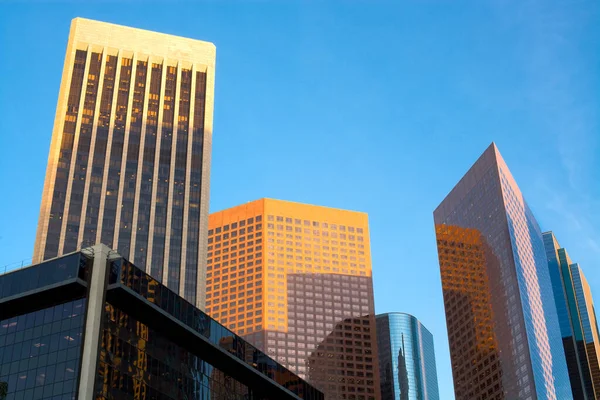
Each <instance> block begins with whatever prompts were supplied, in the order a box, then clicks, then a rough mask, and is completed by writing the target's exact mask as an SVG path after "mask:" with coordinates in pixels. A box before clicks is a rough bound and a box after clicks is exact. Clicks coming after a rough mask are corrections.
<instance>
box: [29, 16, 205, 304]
mask: <svg viewBox="0 0 600 400" xmlns="http://www.w3.org/2000/svg"><path fill="white" fill-rule="evenodd" d="M214 74H215V46H214V45H213V44H212V43H207V42H201V41H197V40H192V39H186V38H181V37H176V36H171V35H165V34H160V33H155V32H149V31H144V30H140V29H134V28H128V27H124V26H118V25H113V24H107V23H103V22H97V21H91V20H87V19H82V18H75V19H74V20H73V22H72V24H71V32H70V35H69V42H68V45H67V52H66V57H65V64H64V69H63V75H62V81H61V85H60V92H59V98H58V105H57V108H56V117H55V121H54V128H53V133H52V141H51V145H50V154H49V157H48V167H47V170H46V178H45V183H44V191H43V195H42V202H41V207H40V217H39V223H38V229H37V235H36V242H35V248H34V255H33V262H34V263H35V262H41V261H42V260H47V259H50V258H53V257H57V256H60V255H62V254H67V253H70V252H73V251H75V250H77V249H80V248H81V247H87V246H91V245H94V244H96V243H101V242H102V243H106V244H107V245H109V246H111V247H112V248H115V249H118V251H119V252H120V253H121V254H124V255H126V256H127V257H128V259H130V260H132V261H133V262H135V263H136V264H137V265H139V266H140V267H142V268H146V270H147V271H148V272H149V273H150V274H151V275H152V276H154V277H156V278H157V279H159V281H161V282H163V283H164V284H166V285H167V286H168V287H169V288H171V289H173V290H175V291H176V292H178V293H180V294H181V295H183V296H184V297H185V298H186V299H188V300H190V301H191V302H193V303H194V304H196V305H198V306H199V307H203V306H204V295H205V293H204V284H203V281H204V274H205V271H204V265H205V261H206V244H205V242H206V237H205V234H204V232H205V231H206V227H207V218H208V187H209V174H210V154H211V143H212V115H213V92H214Z"/></svg>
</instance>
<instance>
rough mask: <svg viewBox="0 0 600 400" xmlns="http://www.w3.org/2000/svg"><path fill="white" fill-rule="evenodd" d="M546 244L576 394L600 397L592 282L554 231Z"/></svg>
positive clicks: (545, 241) (572, 384) (575, 396)
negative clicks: (561, 243)
mask: <svg viewBox="0 0 600 400" xmlns="http://www.w3.org/2000/svg"><path fill="white" fill-rule="evenodd" d="M544 244H545V245H546V255H547V258H548V268H549V271H550V275H551V277H552V287H553V289H554V297H555V301H556V308H557V310H558V317H559V321H560V331H561V334H562V341H563V347H564V351H565V357H566V359H567V366H568V368H569V378H570V380H571V387H572V390H573V397H574V398H576V399H596V398H599V397H600V364H599V362H598V355H599V354H600V342H599V341H598V339H599V336H600V334H599V332H598V324H597V321H596V312H595V309H594V302H593V300H592V293H591V290H590V286H589V284H588V283H587V280H586V278H585V276H584V275H583V271H582V270H581V268H580V267H579V264H577V263H573V262H572V261H571V258H570V257H569V254H568V253H567V251H566V250H565V249H564V248H562V247H561V246H560V244H559V243H558V240H557V239H556V237H555V236H554V234H553V233H552V232H545V233H544Z"/></svg>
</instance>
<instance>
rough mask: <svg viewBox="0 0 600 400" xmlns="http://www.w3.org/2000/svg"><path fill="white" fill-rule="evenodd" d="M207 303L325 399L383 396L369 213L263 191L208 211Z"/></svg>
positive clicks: (220, 318) (215, 314) (216, 315)
mask: <svg viewBox="0 0 600 400" xmlns="http://www.w3.org/2000/svg"><path fill="white" fill-rule="evenodd" d="M206 283H207V298H206V311H207V313H208V314H209V315H211V316H212V317H213V318H215V319H216V320H217V321H220V322H221V323H222V324H223V325H225V326H227V327H229V328H230V329H231V330H233V331H235V332H236V333H238V334H239V335H241V336H243V337H244V338H246V339H247V340H248V341H250V342H251V343H253V344H255V345H256V346H257V347H258V348H259V349H261V350H263V351H265V352H266V353H267V354H268V355H269V356H271V357H273V358H276V360H277V361H278V362H279V363H281V364H283V365H285V366H286V367H287V368H289V369H290V370H291V371H292V372H294V373H296V374H298V375H299V376H300V377H302V378H306V379H307V380H308V381H309V382H310V383H312V384H314V385H315V387H317V389H319V390H321V391H322V392H324V394H325V398H326V399H343V398H345V399H356V400H358V399H361V400H377V399H379V398H380V397H379V372H378V370H379V368H378V363H377V341H376V335H375V307H374V300H373V280H372V274H371V254H370V243H369V226H368V217H367V214H365V213H360V212H353V211H346V210H338V209H333V208H326V207H320V206H314V205H307V204H300V203H293V202H287V201H280V200H273V199H261V200H257V201H253V202H250V203H247V204H243V205H240V206H237V207H233V208H230V209H227V210H223V211H219V212H216V213H213V214H211V215H210V217H209V231H208V261H207V280H206Z"/></svg>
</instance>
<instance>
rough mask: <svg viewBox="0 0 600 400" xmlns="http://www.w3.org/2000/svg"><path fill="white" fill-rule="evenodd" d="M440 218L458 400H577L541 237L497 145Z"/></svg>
mask: <svg viewBox="0 0 600 400" xmlns="http://www.w3.org/2000/svg"><path fill="white" fill-rule="evenodd" d="M434 219H435V224H436V236H437V244H438V255H439V260H440V268H441V272H442V288H443V291H444V304H445V309H446V319H447V325H448V336H449V341H450V353H451V359H452V367H453V375H454V384H455V394H456V398H457V399H484V398H486V399H496V398H498V399H501V398H502V399H503V398H519V399H569V398H572V393H571V387H570V383H569V377H568V371H567V366H566V361H565V355H564V352H563V350H562V341H561V337H560V326H559V320H558V316H557V311H556V306H555V300H554V294H553V291H552V279H551V276H550V274H549V271H548V268H547V260H546V254H545V248H544V242H543V239H542V233H541V231H540V228H539V226H538V224H537V222H536V220H535V218H534V216H533V214H532V213H531V210H530V209H529V207H528V206H527V203H526V202H525V200H524V199H523V196H522V194H521V192H520V190H519V188H518V186H517V185H516V182H515V181H514V179H513V177H512V175H511V174H510V171H509V170H508V167H507V166H506V164H505V163H504V161H503V159H502V157H501V156H500V154H499V153H498V150H497V148H496V146H495V145H494V144H492V145H491V146H490V147H489V148H488V149H487V150H486V151H485V152H484V154H483V155H482V156H481V157H480V158H479V160H478V161H477V162H476V163H475V164H474V165H473V167H472V168H471V169H470V170H469V172H468V173H467V174H466V175H465V176H464V177H463V178H462V179H461V181H460V182H459V183H458V184H457V185H456V187H455V188H454V189H453V190H452V191H451V192H450V194H449V195H448V196H447V197H446V198H445V199H444V201H443V202H442V203H441V204H440V206H439V207H438V208H437V209H436V210H435V212H434ZM478 316H481V317H482V319H481V320H480V319H479V318H478Z"/></svg>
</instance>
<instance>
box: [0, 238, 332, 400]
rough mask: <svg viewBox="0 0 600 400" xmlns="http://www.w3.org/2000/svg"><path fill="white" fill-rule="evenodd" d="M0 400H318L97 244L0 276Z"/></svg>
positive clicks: (285, 373)
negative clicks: (0, 399) (3, 399)
mask: <svg viewBox="0 0 600 400" xmlns="http://www.w3.org/2000/svg"><path fill="white" fill-rule="evenodd" d="M0 288H1V292H0V355H1V358H2V359H1V360H0V361H1V363H0V382H2V385H1V386H0V387H2V388H3V390H5V391H6V396H7V398H8V399H156V400H159V399H165V400H167V399H203V400H204V399H219V400H221V399H227V400H238V399H239V400H251V399H254V400H267V399H269V400H279V399H290V400H293V399H307V400H308V399H314V400H322V399H323V394H322V393H321V392H319V391H318V390H316V389H315V388H314V387H312V386H311V385H309V384H307V383H306V382H305V381H304V380H302V379H300V378H299V377H298V376H297V375H295V374H293V373H292V372H290V371H289V370H288V369H286V368H285V367H283V366H282V365H280V364H278V363H277V362H275V361H274V360H273V359H271V358H269V357H267V356H266V355H265V354H264V353H263V352H261V351H260V350H258V349H256V347H254V346H252V345H250V344H249V343H248V342H247V341H245V340H243V339H241V338H240V337H239V336H237V335H235V334H234V333H232V332H231V331H230V330H228V329H227V328H225V327H223V326H222V325H220V324H218V323H217V322H216V321H214V320H212V319H211V318H210V317H208V316H207V315H206V314H204V313H203V312H202V311H200V310H199V309H198V308H196V307H195V306H194V305H193V304H191V303H189V302H187V301H186V300H185V299H183V298H182V297H180V296H178V295H177V294H176V293H175V292H173V291H171V290H170V289H168V288H167V287H166V286H164V285H162V284H161V283H159V282H158V281H157V280H156V279H154V278H152V277H151V276H150V275H148V274H146V273H145V272H144V271H143V270H142V269H139V268H137V267H136V266H134V265H133V264H132V263H130V262H129V261H127V260H126V259H125V258H123V257H121V256H120V255H119V254H118V253H116V252H114V251H112V250H110V249H109V248H108V247H106V246H104V245H101V244H100V245H96V246H93V247H91V248H87V249H83V250H81V251H79V252H75V253H71V254H68V255H64V256H62V257H59V258H55V259H53V260H50V261H46V262H43V263H41V264H37V265H33V266H30V267H28V268H25V269H21V270H18V271H15V272H11V273H8V274H4V275H0Z"/></svg>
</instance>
